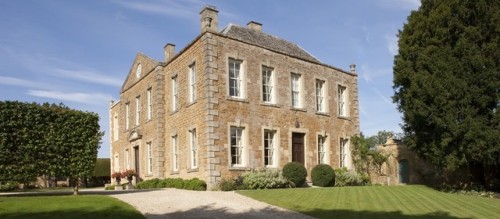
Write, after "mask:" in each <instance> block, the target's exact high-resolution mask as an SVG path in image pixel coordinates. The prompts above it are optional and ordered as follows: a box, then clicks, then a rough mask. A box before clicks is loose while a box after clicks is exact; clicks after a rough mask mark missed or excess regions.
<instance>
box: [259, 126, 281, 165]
mask: <svg viewBox="0 0 500 219" xmlns="http://www.w3.org/2000/svg"><path fill="white" fill-rule="evenodd" d="M278 135H279V134H278V131H276V130H272V129H264V132H263V136H264V138H263V139H262V140H263V141H264V142H263V144H262V145H264V148H263V149H264V155H263V157H264V166H265V167H277V165H278V148H279V140H278ZM266 152H267V153H266ZM266 154H267V155H266ZM269 154H271V155H269Z"/></svg>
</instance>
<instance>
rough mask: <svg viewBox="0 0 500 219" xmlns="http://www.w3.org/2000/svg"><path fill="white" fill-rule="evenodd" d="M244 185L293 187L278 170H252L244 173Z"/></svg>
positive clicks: (258, 187) (269, 187) (252, 187)
mask: <svg viewBox="0 0 500 219" xmlns="http://www.w3.org/2000/svg"><path fill="white" fill-rule="evenodd" d="M242 177H243V185H245V187H247V188H249V189H274V188H286V187H292V186H293V185H292V183H291V182H290V181H289V180H288V179H286V178H285V177H284V176H283V175H282V174H281V173H280V172H279V171H278V170H266V169H262V170H252V171H251V172H246V173H244V174H242Z"/></svg>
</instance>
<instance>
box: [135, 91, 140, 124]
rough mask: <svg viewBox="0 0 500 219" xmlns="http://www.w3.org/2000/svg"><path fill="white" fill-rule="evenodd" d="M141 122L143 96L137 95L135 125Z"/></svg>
mask: <svg viewBox="0 0 500 219" xmlns="http://www.w3.org/2000/svg"><path fill="white" fill-rule="evenodd" d="M140 123H141V96H137V97H135V125H136V126H138V125H139V124H140Z"/></svg>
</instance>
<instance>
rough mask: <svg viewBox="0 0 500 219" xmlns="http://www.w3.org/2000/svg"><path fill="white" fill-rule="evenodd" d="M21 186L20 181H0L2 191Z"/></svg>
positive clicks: (0, 190) (12, 189)
mask: <svg viewBox="0 0 500 219" xmlns="http://www.w3.org/2000/svg"><path fill="white" fill-rule="evenodd" d="M17 188H19V183H17V182H0V192H9V191H14V190H16V189H17Z"/></svg>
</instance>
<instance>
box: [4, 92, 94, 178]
mask: <svg viewBox="0 0 500 219" xmlns="http://www.w3.org/2000/svg"><path fill="white" fill-rule="evenodd" d="M98 122H99V116H98V115H97V114H96V113H91V112H82V111H78V110H72V109H69V108H68V107H66V106H64V105H63V104H60V105H55V104H52V105H51V104H48V103H45V104H43V105H40V104H37V103H21V102H17V101H14V102H13V101H5V102H0V180H3V181H17V182H20V183H28V182H31V181H34V180H35V179H36V177H38V176H41V175H49V176H66V177H70V179H80V178H83V177H89V176H91V175H92V172H93V170H94V165H95V162H96V159H97V152H98V149H99V147H100V140H101V137H102V135H103V133H102V132H100V130H99V123H98ZM76 184H78V183H76Z"/></svg>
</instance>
